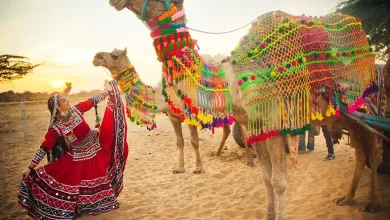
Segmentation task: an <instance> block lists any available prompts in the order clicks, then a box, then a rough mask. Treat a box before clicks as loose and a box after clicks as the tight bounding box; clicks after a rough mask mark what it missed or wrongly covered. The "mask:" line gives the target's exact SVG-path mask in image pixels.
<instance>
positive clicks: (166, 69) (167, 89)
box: [151, 7, 233, 129]
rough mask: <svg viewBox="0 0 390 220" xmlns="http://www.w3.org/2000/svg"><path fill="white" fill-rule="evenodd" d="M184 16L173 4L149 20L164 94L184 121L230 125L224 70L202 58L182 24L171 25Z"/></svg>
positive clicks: (212, 125) (200, 126)
mask: <svg viewBox="0 0 390 220" xmlns="http://www.w3.org/2000/svg"><path fill="white" fill-rule="evenodd" d="M183 16H184V10H181V11H177V9H176V7H173V8H171V9H170V10H169V11H167V12H166V13H164V14H163V15H161V16H160V17H158V18H156V19H155V21H154V22H153V23H152V25H151V28H152V33H151V36H152V37H154V41H153V45H154V47H155V51H156V54H157V56H158V60H159V61H161V62H162V63H163V70H162V71H163V79H162V85H163V95H164V97H165V101H166V102H168V104H169V105H170V106H171V109H172V110H173V112H174V113H175V114H181V115H182V120H183V121H184V123H186V124H191V125H194V126H197V127H198V128H200V129H201V128H209V129H214V128H216V127H222V126H223V125H224V124H229V125H230V124H232V123H233V117H232V101H231V97H230V93H229V89H228V84H227V82H226V80H225V73H224V71H223V70H222V69H221V68H220V66H218V65H216V64H212V63H210V62H208V61H206V60H203V59H202V58H201V57H200V56H199V54H198V52H197V50H196V49H194V47H195V44H196V41H195V40H192V38H191V35H190V33H189V32H188V30H187V28H186V27H185V24H172V22H174V21H175V20H177V19H178V18H181V17H183Z"/></svg>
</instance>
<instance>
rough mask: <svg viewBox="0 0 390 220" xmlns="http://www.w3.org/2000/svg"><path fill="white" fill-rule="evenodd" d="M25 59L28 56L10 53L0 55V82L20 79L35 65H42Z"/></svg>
mask: <svg viewBox="0 0 390 220" xmlns="http://www.w3.org/2000/svg"><path fill="white" fill-rule="evenodd" d="M25 59H28V58H27V57H24V56H17V55H11V54H2V55H0V83H2V82H8V81H11V80H15V79H20V78H22V77H24V76H26V74H27V73H29V72H31V71H32V70H34V69H35V68H36V67H37V66H40V65H42V63H40V64H36V65H34V64H31V63H30V62H28V61H25Z"/></svg>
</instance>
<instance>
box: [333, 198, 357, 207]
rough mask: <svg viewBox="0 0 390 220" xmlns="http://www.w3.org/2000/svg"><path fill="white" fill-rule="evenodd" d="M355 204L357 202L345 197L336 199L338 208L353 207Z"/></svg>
mask: <svg viewBox="0 0 390 220" xmlns="http://www.w3.org/2000/svg"><path fill="white" fill-rule="evenodd" d="M354 203H355V200H353V199H347V198H345V196H343V197H341V198H337V199H336V205H338V206H345V205H353V204H354Z"/></svg>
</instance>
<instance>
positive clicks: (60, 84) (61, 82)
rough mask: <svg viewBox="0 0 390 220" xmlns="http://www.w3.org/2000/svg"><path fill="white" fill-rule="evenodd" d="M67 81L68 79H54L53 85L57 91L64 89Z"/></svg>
mask: <svg viewBox="0 0 390 220" xmlns="http://www.w3.org/2000/svg"><path fill="white" fill-rule="evenodd" d="M65 82H66V80H53V81H51V83H50V84H51V87H52V88H53V89H54V90H56V91H60V90H63V89H64V88H65Z"/></svg>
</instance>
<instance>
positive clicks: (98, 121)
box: [94, 105, 100, 129]
mask: <svg viewBox="0 0 390 220" xmlns="http://www.w3.org/2000/svg"><path fill="white" fill-rule="evenodd" d="M94 107H95V115H96V119H95V128H99V129H100V117H99V114H98V112H97V105H94Z"/></svg>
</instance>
